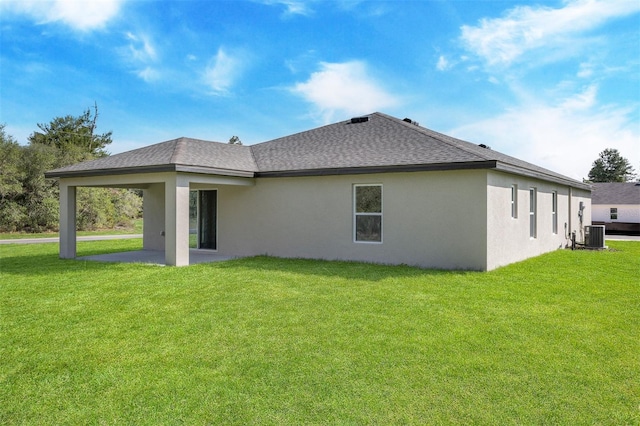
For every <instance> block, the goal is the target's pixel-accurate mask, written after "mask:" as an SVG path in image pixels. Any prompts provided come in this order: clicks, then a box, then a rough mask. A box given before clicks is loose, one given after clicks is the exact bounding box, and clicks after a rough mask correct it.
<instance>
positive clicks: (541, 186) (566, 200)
mask: <svg viewBox="0 0 640 426" xmlns="http://www.w3.org/2000/svg"><path fill="white" fill-rule="evenodd" d="M512 185H516V186H517V197H516V205H517V216H516V217H515V218H514V217H512V213H511V187H512ZM531 188H535V191H536V209H535V211H536V215H535V216H536V232H535V237H534V238H532V237H531V235H530V192H529V191H530V189H531ZM553 191H556V192H557V213H556V214H557V219H556V220H557V232H555V233H554V230H553V220H554V219H553V213H552V212H553V209H552V205H553V201H552V200H553V195H552V194H553ZM580 202H582V203H583V206H584V209H583V220H582V222H581V221H580V218H579V215H578V210H579V205H580ZM487 204H488V208H487V209H488V213H487V217H488V219H487V231H488V238H487V269H489V270H491V269H495V268H497V267H500V266H503V265H507V264H509V263H513V262H517V261H520V260H524V259H527V258H529V257H533V256H537V255H540V254H542V253H546V252H549V251H552V250H556V249H560V248H564V247H567V246H568V244H570V238H571V232H572V231H576V233H577V236H578V239H580V238H581V237H582V236H583V233H584V226H586V225H589V224H590V223H591V221H590V214H591V212H590V195H589V193H588V192H587V191H580V190H576V189H572V188H569V187H568V186H565V185H561V184H555V183H552V182H546V181H542V180H538V179H533V178H527V177H523V176H519V175H513V174H509V173H502V172H496V171H490V172H488V175H487Z"/></svg>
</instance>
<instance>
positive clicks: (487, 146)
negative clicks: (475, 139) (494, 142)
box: [478, 143, 491, 149]
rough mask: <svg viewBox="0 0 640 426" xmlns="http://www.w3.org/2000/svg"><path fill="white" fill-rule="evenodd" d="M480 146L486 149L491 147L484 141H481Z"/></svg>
mask: <svg viewBox="0 0 640 426" xmlns="http://www.w3.org/2000/svg"><path fill="white" fill-rule="evenodd" d="M478 146H479V147H480V148H484V149H491V147H490V146H489V145H485V144H483V143H481V144H480V145H478Z"/></svg>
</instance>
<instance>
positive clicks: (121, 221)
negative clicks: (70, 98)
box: [0, 106, 142, 232]
mask: <svg viewBox="0 0 640 426" xmlns="http://www.w3.org/2000/svg"><path fill="white" fill-rule="evenodd" d="M97 118H98V107H97V106H94V112H93V113H92V111H91V110H90V109H87V110H86V111H85V112H84V113H83V114H82V115H81V116H79V117H72V116H66V117H57V118H54V119H53V120H52V121H51V122H50V123H49V124H38V128H39V129H40V130H41V132H34V133H33V134H31V135H30V136H29V138H28V140H29V144H28V145H27V146H22V145H19V144H18V143H17V142H16V141H15V139H14V138H13V137H12V136H10V135H7V134H6V132H5V126H4V125H0V230H4V231H10V232H12V231H27V232H41V231H48V230H56V229H57V227H58V218H59V203H58V197H59V189H58V182H57V180H54V179H45V177H44V173H45V172H46V171H47V170H51V169H54V168H57V167H63V166H66V165H69V164H73V163H77V162H79V161H83V160H90V159H93V158H96V157H102V156H105V155H108V153H107V151H106V146H107V145H109V144H110V143H111V132H107V133H104V134H101V135H98V134H96V132H95V130H96V121H97ZM77 205H78V212H77V225H78V229H80V230H85V229H95V228H110V227H114V226H119V225H120V226H130V225H132V224H133V219H135V218H137V217H140V213H141V211H142V199H141V197H140V196H139V195H138V194H137V193H136V192H135V191H131V190H127V189H113V188H79V190H78V204H77Z"/></svg>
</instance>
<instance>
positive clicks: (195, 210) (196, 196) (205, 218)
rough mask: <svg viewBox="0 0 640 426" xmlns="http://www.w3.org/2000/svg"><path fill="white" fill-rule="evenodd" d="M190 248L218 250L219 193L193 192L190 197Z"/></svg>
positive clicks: (210, 191)
mask: <svg viewBox="0 0 640 426" xmlns="http://www.w3.org/2000/svg"><path fill="white" fill-rule="evenodd" d="M189 219H190V220H189V233H190V234H191V235H192V236H193V237H195V238H189V241H190V243H189V247H191V248H199V249H207V250H217V249H218V245H217V240H218V191H216V190H199V191H191V194H190V197H189Z"/></svg>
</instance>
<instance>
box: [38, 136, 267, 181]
mask: <svg viewBox="0 0 640 426" xmlns="http://www.w3.org/2000/svg"><path fill="white" fill-rule="evenodd" d="M159 171H192V172H201V173H216V174H226V175H250V176H253V173H254V172H256V171H257V168H256V165H255V162H254V161H253V157H252V155H251V149H250V147H248V146H241V145H230V144H225V143H220V142H209V141H203V140H198V139H189V138H178V139H174V140H170V141H167V142H162V143H158V144H155V145H150V146H147V147H144V148H139V149H135V150H133V151H127V152H123V153H120V154H115V155H110V156H108V157H103V158H98V159H96V160H91V161H85V162H82V163H77V164H72V165H70V166H66V167H62V168H59V169H56V170H52V171H50V172H47V176H48V177H65V176H88V175H100V174H102V175H104V174H109V173H141V172H159Z"/></svg>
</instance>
